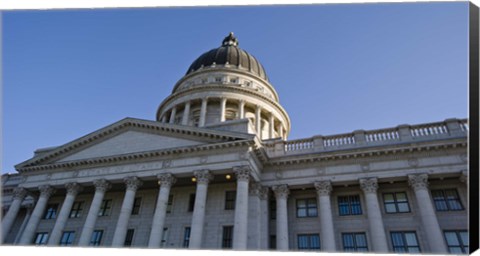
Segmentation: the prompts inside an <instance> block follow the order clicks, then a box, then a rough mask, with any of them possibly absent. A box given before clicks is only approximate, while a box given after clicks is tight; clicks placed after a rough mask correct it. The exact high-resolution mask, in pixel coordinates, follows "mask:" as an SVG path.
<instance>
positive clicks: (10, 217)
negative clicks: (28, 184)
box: [2, 187, 27, 241]
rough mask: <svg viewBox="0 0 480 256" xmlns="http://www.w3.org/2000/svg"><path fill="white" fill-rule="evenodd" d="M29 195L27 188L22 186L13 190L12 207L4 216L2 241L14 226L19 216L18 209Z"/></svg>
mask: <svg viewBox="0 0 480 256" xmlns="http://www.w3.org/2000/svg"><path fill="white" fill-rule="evenodd" d="M26 195H27V190H26V189H24V188H22V187H16V188H15V189H14V190H13V201H12V204H10V208H8V212H7V214H5V217H3V221H2V236H3V237H2V241H5V239H6V238H7V235H8V232H10V229H11V228H12V224H13V222H14V221H15V219H16V218H17V215H18V211H19V210H20V206H21V205H22V201H23V199H24V198H25V196H26Z"/></svg>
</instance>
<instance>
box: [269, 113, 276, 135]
mask: <svg viewBox="0 0 480 256" xmlns="http://www.w3.org/2000/svg"><path fill="white" fill-rule="evenodd" d="M274 133H275V116H274V115H273V113H272V112H270V116H269V119H268V138H269V139H273V136H274Z"/></svg>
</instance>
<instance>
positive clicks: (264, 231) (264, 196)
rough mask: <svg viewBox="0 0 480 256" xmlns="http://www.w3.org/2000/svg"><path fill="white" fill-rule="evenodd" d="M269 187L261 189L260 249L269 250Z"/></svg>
mask: <svg viewBox="0 0 480 256" xmlns="http://www.w3.org/2000/svg"><path fill="white" fill-rule="evenodd" d="M268 192H269V189H268V187H261V188H260V191H259V196H260V225H261V227H260V243H261V244H260V249H263V250H268V248H269V244H268V240H269V238H270V234H269V232H268V231H269V224H268V223H269V222H270V216H269V215H268Z"/></svg>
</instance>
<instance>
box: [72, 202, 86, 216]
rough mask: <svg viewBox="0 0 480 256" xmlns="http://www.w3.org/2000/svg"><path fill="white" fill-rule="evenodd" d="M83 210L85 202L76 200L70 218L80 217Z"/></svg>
mask: <svg viewBox="0 0 480 256" xmlns="http://www.w3.org/2000/svg"><path fill="white" fill-rule="evenodd" d="M82 211H83V202H75V203H73V205H72V209H71V210H70V215H69V218H80V217H81V216H82Z"/></svg>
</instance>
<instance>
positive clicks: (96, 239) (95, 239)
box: [90, 230, 103, 246]
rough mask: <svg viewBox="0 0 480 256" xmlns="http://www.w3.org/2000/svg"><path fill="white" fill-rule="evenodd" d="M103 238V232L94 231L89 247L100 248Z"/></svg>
mask: <svg viewBox="0 0 480 256" xmlns="http://www.w3.org/2000/svg"><path fill="white" fill-rule="evenodd" d="M102 237H103V230H94V231H93V233H92V238H91V239H90V246H100V243H101V242H102Z"/></svg>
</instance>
